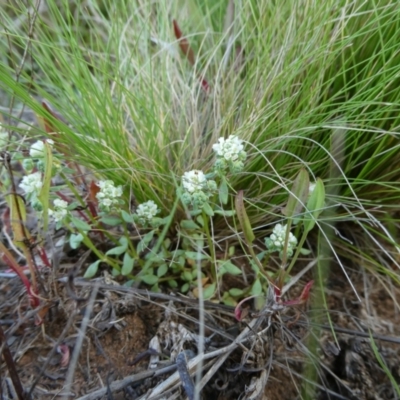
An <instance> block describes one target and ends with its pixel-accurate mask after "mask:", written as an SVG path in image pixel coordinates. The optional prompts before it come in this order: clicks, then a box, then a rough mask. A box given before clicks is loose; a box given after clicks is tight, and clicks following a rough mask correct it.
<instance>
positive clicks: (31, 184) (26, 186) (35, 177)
mask: <svg viewBox="0 0 400 400" xmlns="http://www.w3.org/2000/svg"><path fill="white" fill-rule="evenodd" d="M42 186H43V182H42V173H41V172H34V173H33V174H29V175H26V176H24V177H23V178H22V181H21V183H20V184H19V187H20V188H21V189H22V190H23V191H24V192H25V193H26V194H27V195H36V196H37V195H38V194H39V192H40V190H41V189H42Z"/></svg>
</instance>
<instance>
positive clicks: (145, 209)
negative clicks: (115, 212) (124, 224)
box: [136, 200, 160, 220]
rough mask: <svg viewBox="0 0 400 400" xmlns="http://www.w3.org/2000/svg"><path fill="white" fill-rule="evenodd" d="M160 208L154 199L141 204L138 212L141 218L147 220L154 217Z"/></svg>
mask: <svg viewBox="0 0 400 400" xmlns="http://www.w3.org/2000/svg"><path fill="white" fill-rule="evenodd" d="M159 212H160V210H159V209H158V207H157V204H156V203H154V201H153V200H149V201H146V202H145V203H142V204H139V206H138V208H137V210H136V214H137V215H138V216H139V217H140V218H145V219H147V220H151V219H153V218H154V217H155V216H156V215H157V214H158V213H159Z"/></svg>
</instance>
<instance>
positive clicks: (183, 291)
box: [181, 283, 190, 293]
mask: <svg viewBox="0 0 400 400" xmlns="http://www.w3.org/2000/svg"><path fill="white" fill-rule="evenodd" d="M189 288H190V283H184V284H183V285H182V287H181V292H182V293H186V292H187V291H188V290H189Z"/></svg>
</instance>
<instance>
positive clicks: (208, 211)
mask: <svg viewBox="0 0 400 400" xmlns="http://www.w3.org/2000/svg"><path fill="white" fill-rule="evenodd" d="M202 208H203V211H204V212H205V213H206V214H207V215H208V216H209V217H213V216H214V210H213V209H212V208H211V206H210V204H208V203H204V204H203V207H202Z"/></svg>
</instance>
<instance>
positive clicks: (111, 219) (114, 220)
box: [100, 215, 122, 226]
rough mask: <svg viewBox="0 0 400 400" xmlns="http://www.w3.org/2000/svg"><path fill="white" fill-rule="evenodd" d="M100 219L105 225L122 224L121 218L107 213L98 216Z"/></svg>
mask: <svg viewBox="0 0 400 400" xmlns="http://www.w3.org/2000/svg"><path fill="white" fill-rule="evenodd" d="M100 221H101V222H103V223H104V224H106V225H110V226H117V225H121V224H122V219H121V218H119V217H116V216H111V215H107V216H104V217H101V218H100Z"/></svg>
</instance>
